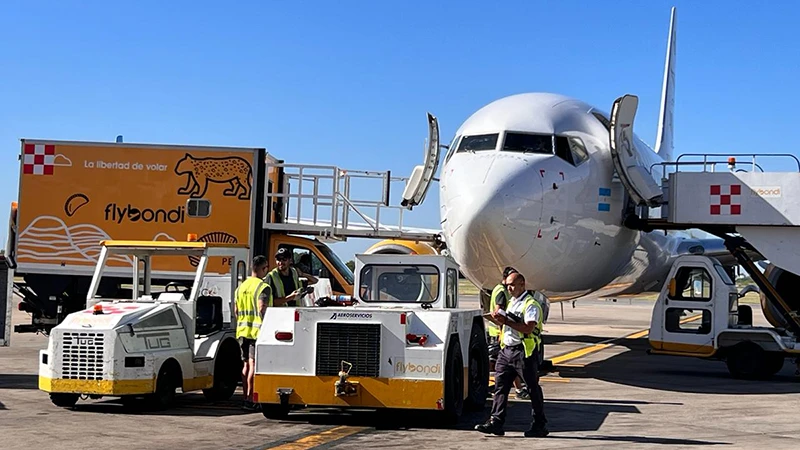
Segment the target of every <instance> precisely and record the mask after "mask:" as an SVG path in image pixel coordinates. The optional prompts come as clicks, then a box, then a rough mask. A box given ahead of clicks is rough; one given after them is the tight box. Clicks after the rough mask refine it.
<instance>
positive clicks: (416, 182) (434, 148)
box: [400, 113, 441, 209]
mask: <svg viewBox="0 0 800 450" xmlns="http://www.w3.org/2000/svg"><path fill="white" fill-rule="evenodd" d="M427 114H428V145H427V146H426V147H425V161H424V162H423V164H422V165H419V166H416V167H414V170H413V171H412V172H411V177H410V178H409V180H408V182H407V183H406V187H405V190H403V200H402V201H401V202H400V205H401V206H404V207H406V208H408V209H412V208H413V207H414V206H417V205H419V204H421V203H422V201H423V200H425V194H427V193H428V188H429V187H430V185H431V182H433V179H434V176H435V175H436V169H437V168H438V167H439V151H440V150H441V147H440V146H439V121H438V120H437V119H436V117H435V116H433V115H432V114H431V113H427Z"/></svg>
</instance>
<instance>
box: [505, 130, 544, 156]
mask: <svg viewBox="0 0 800 450" xmlns="http://www.w3.org/2000/svg"><path fill="white" fill-rule="evenodd" d="M503 151H507V152H521V153H544V154H548V155H552V154H553V136H551V135H549V134H524V133H506V140H505V142H503Z"/></svg>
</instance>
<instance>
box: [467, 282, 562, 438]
mask: <svg viewBox="0 0 800 450" xmlns="http://www.w3.org/2000/svg"><path fill="white" fill-rule="evenodd" d="M506 286H507V287H508V291H509V293H510V294H511V298H510V301H509V305H508V306H507V307H506V310H505V311H503V310H498V311H493V312H492V319H493V320H494V321H496V322H497V323H498V324H499V325H500V326H501V327H502V328H501V330H500V346H501V348H500V353H499V355H498V356H497V364H496V365H495V385H496V389H495V395H494V401H493V403H492V412H491V417H490V418H489V420H487V421H486V423H483V424H479V425H476V426H475V430H477V431H480V432H481V433H487V434H495V435H498V436H502V435H504V434H505V431H504V430H503V425H504V423H505V419H506V407H507V404H508V394H509V392H510V391H511V386H512V384H513V382H514V379H515V378H517V377H518V376H521V377H522V379H523V380H525V383H526V384H527V385H528V387H529V389H530V393H531V409H532V415H533V417H532V421H531V427H530V428H529V429H528V430H527V431H526V432H525V437H544V436H547V434H548V433H549V431H548V430H547V418H546V417H545V414H544V395H543V393H542V388H541V386H539V373H538V365H539V351H540V349H539V347H540V342H541V333H542V318H543V316H544V315H543V314H542V307H541V305H540V304H539V302H537V301H536V300H535V299H534V298H533V295H531V293H530V292H529V291H528V290H527V289H526V288H525V277H523V276H522V274H521V273H511V274H510V275H509V276H508V278H506Z"/></svg>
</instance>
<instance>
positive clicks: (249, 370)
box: [233, 255, 272, 409]
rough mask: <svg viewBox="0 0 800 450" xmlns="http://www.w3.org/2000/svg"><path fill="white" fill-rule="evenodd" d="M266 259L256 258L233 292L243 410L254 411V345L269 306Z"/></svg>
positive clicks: (270, 301) (269, 291) (270, 304)
mask: <svg viewBox="0 0 800 450" xmlns="http://www.w3.org/2000/svg"><path fill="white" fill-rule="evenodd" d="M267 268H268V266H267V258H266V257H264V256H261V255H259V256H256V257H255V258H253V265H252V267H251V268H250V271H251V272H250V276H249V277H247V279H246V280H244V281H243V282H242V284H241V285H239V287H238V288H237V289H236V301H235V302H234V304H233V315H234V316H235V317H236V339H238V340H239V344H240V346H241V348H242V360H243V361H244V364H243V367H242V389H243V391H244V404H243V405H242V406H243V407H244V408H245V409H255V404H254V403H253V377H254V374H255V358H256V354H255V343H256V339H258V332H259V330H260V329H261V321H262V319H263V317H264V313H265V312H266V311H267V307H268V306H272V290H271V289H270V287H269V284H267V283H265V282H264V280H263V278H264V276H265V275H266V273H267Z"/></svg>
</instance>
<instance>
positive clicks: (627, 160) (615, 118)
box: [609, 95, 662, 208]
mask: <svg viewBox="0 0 800 450" xmlns="http://www.w3.org/2000/svg"><path fill="white" fill-rule="evenodd" d="M638 106H639V98H638V97H636V96H635V95H624V96H622V97H620V98H618V99H617V100H616V101H615V102H614V106H613V107H612V109H611V131H610V132H609V144H610V148H611V159H612V160H613V161H614V167H616V169H617V173H618V174H619V178H620V181H621V182H622V184H623V185H624V186H625V189H626V190H627V191H628V194H630V196H631V198H632V199H633V201H634V202H635V203H636V204H637V205H642V204H645V205H647V206H649V207H651V208H655V207H658V206H659V205H660V203H661V201H662V193H661V188H660V187H659V186H658V185H657V184H656V182H655V181H654V180H653V178H652V177H651V175H650V172H649V168H648V167H646V163H645V162H644V161H645V160H644V159H643V158H642V156H641V155H640V154H639V151H638V149H637V148H636V146H635V145H634V142H633V119H634V117H635V116H636V108H637V107H638Z"/></svg>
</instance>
